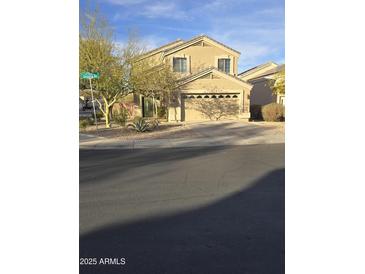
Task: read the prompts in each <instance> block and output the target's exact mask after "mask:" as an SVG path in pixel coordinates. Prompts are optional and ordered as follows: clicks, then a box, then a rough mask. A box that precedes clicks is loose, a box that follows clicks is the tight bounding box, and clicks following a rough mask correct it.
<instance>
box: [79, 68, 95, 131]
mask: <svg viewBox="0 0 365 274" xmlns="http://www.w3.org/2000/svg"><path fill="white" fill-rule="evenodd" d="M80 77H81V79H89V83H90V90H91V102H92V103H93V110H94V121H95V125H96V130H98V119H97V118H96V111H95V101H94V94H93V86H92V84H91V79H98V78H99V73H98V72H97V73H91V72H83V73H81V74H80Z"/></svg>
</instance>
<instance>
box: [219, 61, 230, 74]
mask: <svg viewBox="0 0 365 274" xmlns="http://www.w3.org/2000/svg"><path fill="white" fill-rule="evenodd" d="M230 68H231V59H229V58H219V59H218V70H220V71H223V72H225V73H230Z"/></svg>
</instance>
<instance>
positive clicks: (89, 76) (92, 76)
mask: <svg viewBox="0 0 365 274" xmlns="http://www.w3.org/2000/svg"><path fill="white" fill-rule="evenodd" d="M99 76H100V74H99V72H95V73H91V72H82V73H80V77H81V79H98V78H99Z"/></svg>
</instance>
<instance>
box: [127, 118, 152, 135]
mask: <svg viewBox="0 0 365 274" xmlns="http://www.w3.org/2000/svg"><path fill="white" fill-rule="evenodd" d="M128 127H129V128H132V129H134V130H135V131H137V132H146V131H148V130H150V129H151V128H150V124H149V123H148V122H146V120H145V119H143V118H141V117H136V118H135V119H134V121H133V122H132V123H130V124H129V125H128Z"/></svg>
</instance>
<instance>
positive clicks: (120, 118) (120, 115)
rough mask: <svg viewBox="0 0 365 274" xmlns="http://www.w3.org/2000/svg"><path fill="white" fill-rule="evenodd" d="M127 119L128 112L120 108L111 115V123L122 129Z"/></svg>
mask: <svg viewBox="0 0 365 274" xmlns="http://www.w3.org/2000/svg"><path fill="white" fill-rule="evenodd" d="M128 117H129V115H128V111H127V110H126V109H125V108H121V109H120V110H118V111H117V112H116V113H113V121H114V122H115V123H117V124H118V125H121V126H123V127H124V126H125V124H126V123H127V120H128Z"/></svg>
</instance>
